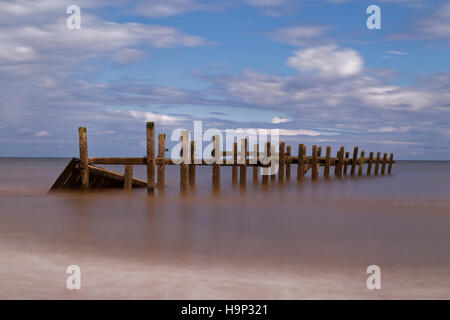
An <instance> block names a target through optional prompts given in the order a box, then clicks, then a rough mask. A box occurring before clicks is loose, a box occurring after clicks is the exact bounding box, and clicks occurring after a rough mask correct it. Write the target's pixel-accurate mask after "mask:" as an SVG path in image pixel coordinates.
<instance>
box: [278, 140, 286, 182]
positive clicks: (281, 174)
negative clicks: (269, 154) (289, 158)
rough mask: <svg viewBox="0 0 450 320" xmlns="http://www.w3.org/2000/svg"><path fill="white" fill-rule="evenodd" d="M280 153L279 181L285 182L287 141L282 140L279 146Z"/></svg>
mask: <svg viewBox="0 0 450 320" xmlns="http://www.w3.org/2000/svg"><path fill="white" fill-rule="evenodd" d="M278 155H279V160H278V163H279V166H278V182H279V183H283V182H284V160H285V159H284V155H285V143H284V142H280V144H279V146H278Z"/></svg>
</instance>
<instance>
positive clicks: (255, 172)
mask: <svg viewBox="0 0 450 320" xmlns="http://www.w3.org/2000/svg"><path fill="white" fill-rule="evenodd" d="M253 154H254V156H253V157H256V163H258V159H259V144H255V145H254V146H253ZM258 170H259V168H258V167H257V166H254V167H253V183H255V184H257V183H258Z"/></svg>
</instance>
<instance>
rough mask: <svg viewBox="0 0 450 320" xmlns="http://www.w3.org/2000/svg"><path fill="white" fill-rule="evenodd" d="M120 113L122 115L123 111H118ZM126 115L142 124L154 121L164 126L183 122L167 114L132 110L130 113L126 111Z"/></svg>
mask: <svg viewBox="0 0 450 320" xmlns="http://www.w3.org/2000/svg"><path fill="white" fill-rule="evenodd" d="M118 112H119V113H122V112H121V111H118ZM124 113H125V114H128V115H130V116H131V117H133V118H135V119H137V120H139V121H141V122H148V121H154V122H160V123H163V124H170V123H174V122H179V121H181V120H182V119H179V118H176V117H172V116H168V115H165V114H158V113H153V112H146V111H135V110H130V111H126V112H124Z"/></svg>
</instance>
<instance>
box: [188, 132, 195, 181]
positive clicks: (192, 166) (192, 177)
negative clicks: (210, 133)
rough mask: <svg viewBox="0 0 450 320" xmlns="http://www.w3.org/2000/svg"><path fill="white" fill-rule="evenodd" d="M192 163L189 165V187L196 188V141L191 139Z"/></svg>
mask: <svg viewBox="0 0 450 320" xmlns="http://www.w3.org/2000/svg"><path fill="white" fill-rule="evenodd" d="M190 162H191V164H190V165H189V187H190V188H195V141H193V140H192V141H191V161H190Z"/></svg>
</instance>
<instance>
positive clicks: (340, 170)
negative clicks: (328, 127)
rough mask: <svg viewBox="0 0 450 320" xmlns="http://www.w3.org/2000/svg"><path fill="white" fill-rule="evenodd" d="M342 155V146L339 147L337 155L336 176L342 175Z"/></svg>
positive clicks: (343, 152) (343, 151)
mask: <svg viewBox="0 0 450 320" xmlns="http://www.w3.org/2000/svg"><path fill="white" fill-rule="evenodd" d="M344 155H345V149H344V147H341V149H340V150H339V156H338V165H337V166H338V175H337V176H338V177H339V178H341V177H342V167H343V165H344Z"/></svg>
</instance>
